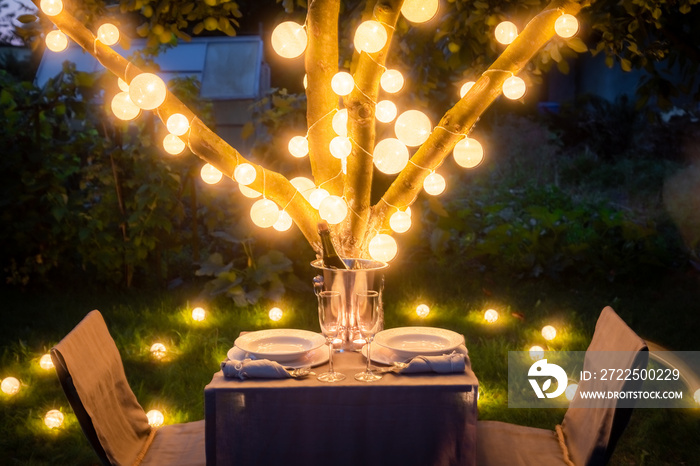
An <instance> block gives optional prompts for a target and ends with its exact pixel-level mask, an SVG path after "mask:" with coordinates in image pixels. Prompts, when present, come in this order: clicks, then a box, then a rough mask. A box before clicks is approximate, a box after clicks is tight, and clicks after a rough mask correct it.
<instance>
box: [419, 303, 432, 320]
mask: <svg viewBox="0 0 700 466" xmlns="http://www.w3.org/2000/svg"><path fill="white" fill-rule="evenodd" d="M416 314H418V317H420V318H424V317H427V316H428V314H430V308H429V307H428V305H427V304H419V305H418V306H417V307H416Z"/></svg>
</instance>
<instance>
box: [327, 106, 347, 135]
mask: <svg viewBox="0 0 700 466" xmlns="http://www.w3.org/2000/svg"><path fill="white" fill-rule="evenodd" d="M331 125H332V126H333V131H335V134H337V135H338V136H347V135H348V109H347V108H344V109H342V110H338V111H337V112H336V113H335V115H333V120H332V122H331Z"/></svg>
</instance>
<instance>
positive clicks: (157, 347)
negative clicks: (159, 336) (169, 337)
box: [150, 343, 168, 359]
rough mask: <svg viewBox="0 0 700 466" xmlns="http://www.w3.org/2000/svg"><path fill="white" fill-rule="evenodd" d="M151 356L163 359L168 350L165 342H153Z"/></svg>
mask: <svg viewBox="0 0 700 466" xmlns="http://www.w3.org/2000/svg"><path fill="white" fill-rule="evenodd" d="M150 351H151V356H153V357H154V358H156V359H163V358H164V357H165V353H166V352H167V351H168V350H167V349H166V348H165V345H164V344H163V343H153V344H152V345H151V350H150Z"/></svg>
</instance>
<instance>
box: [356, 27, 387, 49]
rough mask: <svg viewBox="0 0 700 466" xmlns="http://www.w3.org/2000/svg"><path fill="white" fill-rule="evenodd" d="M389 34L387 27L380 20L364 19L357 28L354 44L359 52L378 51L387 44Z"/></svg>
mask: <svg viewBox="0 0 700 466" xmlns="http://www.w3.org/2000/svg"><path fill="white" fill-rule="evenodd" d="M387 38H388V35H387V33H386V28H385V27H384V25H383V24H382V23H380V22H379V21H374V20H370V21H364V22H363V23H361V24H360V25H359V26H358V27H357V30H355V38H354V40H353V44H354V45H355V49H357V51H358V52H367V53H376V52H379V51H380V50H381V49H383V48H384V46H385V45H386V41H387Z"/></svg>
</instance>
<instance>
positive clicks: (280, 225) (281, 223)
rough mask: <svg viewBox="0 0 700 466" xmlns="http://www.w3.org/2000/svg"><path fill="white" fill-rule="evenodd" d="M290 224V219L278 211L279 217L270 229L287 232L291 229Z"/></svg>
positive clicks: (286, 214)
mask: <svg viewBox="0 0 700 466" xmlns="http://www.w3.org/2000/svg"><path fill="white" fill-rule="evenodd" d="M292 223H293V221H292V217H291V216H290V215H289V214H288V213H287V212H285V211H284V210H280V216H279V218H278V219H277V221H276V222H275V224H274V225H272V228H274V229H275V230H277V231H280V232H281V231H287V230H289V229H290V228H291V227H292Z"/></svg>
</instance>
